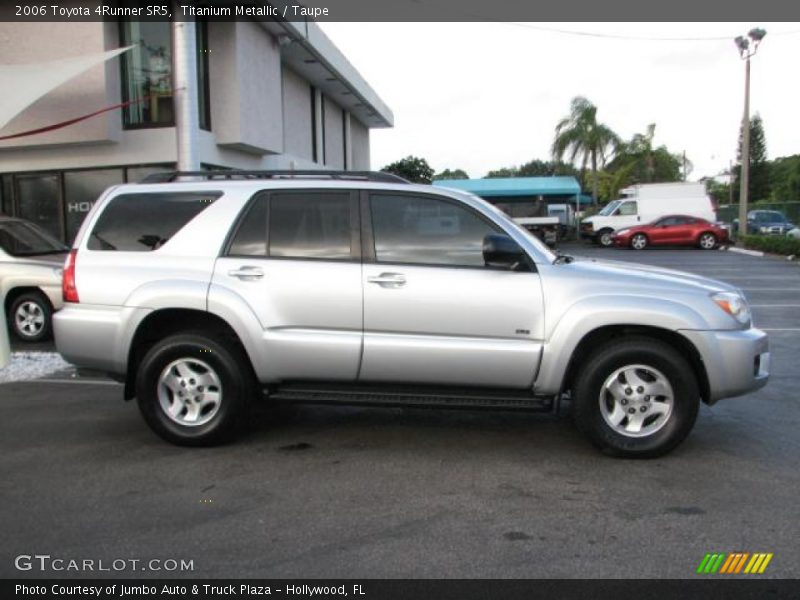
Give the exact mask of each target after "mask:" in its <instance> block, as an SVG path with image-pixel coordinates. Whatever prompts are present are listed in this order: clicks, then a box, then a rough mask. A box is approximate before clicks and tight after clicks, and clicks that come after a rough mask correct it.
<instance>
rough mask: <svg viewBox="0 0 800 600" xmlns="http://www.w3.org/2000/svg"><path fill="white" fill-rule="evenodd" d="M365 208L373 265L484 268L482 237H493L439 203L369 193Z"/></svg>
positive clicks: (474, 219) (476, 221)
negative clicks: (369, 211) (369, 212)
mask: <svg viewBox="0 0 800 600" xmlns="http://www.w3.org/2000/svg"><path fill="white" fill-rule="evenodd" d="M370 206H371V209H372V229H373V235H374V237H375V258H376V260H377V261H378V262H394V263H411V264H421V265H445V266H462V267H484V266H485V262H484V260H483V238H484V237H485V236H486V235H487V234H490V233H498V232H499V230H498V229H496V228H495V227H493V226H492V225H491V224H490V223H489V222H487V221H485V220H484V219H482V218H481V217H479V216H478V215H477V214H475V213H473V212H472V211H470V210H467V209H466V208H464V207H463V206H459V205H458V204H455V203H452V202H447V201H444V200H437V199H434V198H427V197H418V196H408V195H393V194H374V195H372V196H371V198H370Z"/></svg>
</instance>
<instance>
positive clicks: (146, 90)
mask: <svg viewBox="0 0 800 600" xmlns="http://www.w3.org/2000/svg"><path fill="white" fill-rule="evenodd" d="M120 37H121V40H122V45H123V46H129V45H135V47H134V48H131V49H130V50H128V51H127V52H125V53H123V54H122V56H120V64H121V65H122V100H123V102H129V103H130V104H128V105H127V106H125V107H124V108H123V109H122V119H123V124H124V126H125V127H126V128H137V127H158V126H169V125H174V124H175V114H174V105H173V99H172V30H171V24H170V22H169V21H146V22H145V21H142V22H140V21H123V22H121V23H120Z"/></svg>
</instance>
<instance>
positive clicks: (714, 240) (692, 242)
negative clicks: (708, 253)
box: [611, 215, 728, 250]
mask: <svg viewBox="0 0 800 600" xmlns="http://www.w3.org/2000/svg"><path fill="white" fill-rule="evenodd" d="M611 239H612V240H613V242H614V244H615V245H617V246H622V247H628V248H633V249H634V250H644V249H645V248H647V247H648V246H699V247H700V248H702V249H703V250H713V249H714V248H716V247H717V245H718V244H721V243H725V242H727V241H728V230H727V229H726V228H725V227H723V226H721V225H717V224H715V223H710V222H709V221H706V220H705V219H700V218H698V217H689V216H687V215H669V216H666V217H661V218H660V219H658V220H657V221H653V222H652V223H648V224H647V225H638V226H636V227H626V228H625V229H620V230H619V231H615V232H614V234H613V235H612V236H611Z"/></svg>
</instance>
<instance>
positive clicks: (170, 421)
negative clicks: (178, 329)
mask: <svg viewBox="0 0 800 600" xmlns="http://www.w3.org/2000/svg"><path fill="white" fill-rule="evenodd" d="M256 389H257V385H256V380H255V375H254V374H253V372H252V369H251V368H250V363H249V359H248V357H247V356H246V354H245V353H244V352H243V351H242V350H241V349H239V348H237V347H236V346H235V345H234V344H233V343H231V342H228V341H226V340H224V339H222V338H221V337H219V338H218V337H216V336H211V335H208V334H206V333H202V332H189V333H181V334H177V335H172V336H169V337H167V338H165V339H163V340H161V341H160V342H158V343H157V344H156V345H155V346H153V347H152V348H151V349H150V350H149V351H148V352H147V354H146V355H145V357H144V359H143V360H142V362H141V363H140V365H139V369H138V371H137V373H136V399H137V403H138V405H139V410H140V411H141V413H142V416H143V417H144V420H145V422H146V423H147V424H148V425H149V426H150V428H151V429H152V430H153V431H154V432H155V433H156V434H158V435H159V436H160V437H162V438H163V439H165V440H167V441H168V442H172V443H173V444H177V445H179V446H214V445H217V444H221V443H224V442H227V441H229V440H231V439H233V438H234V437H235V436H236V435H237V434H238V433H239V432H240V431H241V429H242V428H243V426H244V423H245V422H246V419H247V416H248V413H249V408H250V401H251V399H252V398H253V397H254V395H255V392H256ZM179 394H184V395H185V400H184V398H183V397H181V398H179ZM215 400H216V402H215ZM171 408H172V409H173V415H170V409H171Z"/></svg>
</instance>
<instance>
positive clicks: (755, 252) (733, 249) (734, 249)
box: [728, 246, 764, 257]
mask: <svg viewBox="0 0 800 600" xmlns="http://www.w3.org/2000/svg"><path fill="white" fill-rule="evenodd" d="M728 252H738V253H739V254H747V256H758V257H763V256H764V253H763V252H761V251H760V250H746V249H745V248H737V247H736V246H728Z"/></svg>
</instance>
